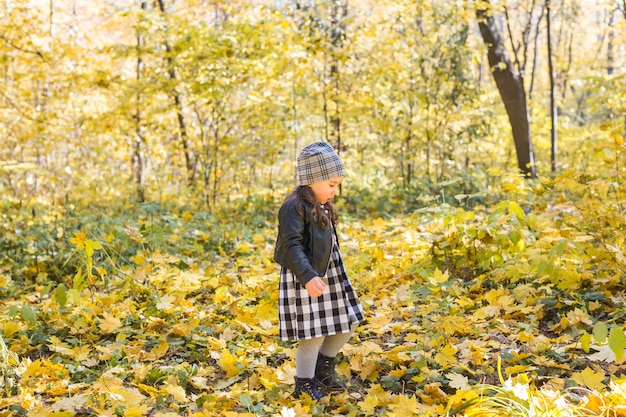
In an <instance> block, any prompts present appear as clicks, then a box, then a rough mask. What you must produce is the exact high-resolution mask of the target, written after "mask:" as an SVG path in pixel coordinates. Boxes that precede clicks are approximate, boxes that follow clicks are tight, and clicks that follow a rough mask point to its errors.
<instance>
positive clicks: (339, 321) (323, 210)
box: [274, 142, 365, 401]
mask: <svg viewBox="0 0 626 417" xmlns="http://www.w3.org/2000/svg"><path fill="white" fill-rule="evenodd" d="M297 164H298V184H299V185H298V187H296V188H295V189H293V190H292V191H291V192H290V193H289V195H288V196H287V198H286V199H285V201H284V203H283V204H282V206H281V207H280V210H279V212H278V238H277V240H276V247H275V252H274V259H275V260H276V262H278V264H280V266H281V270H280V291H279V299H278V302H279V306H278V312H279V322H280V330H279V337H280V339H281V340H299V341H300V342H299V345H298V348H297V350H296V378H295V382H296V389H295V392H294V394H293V395H294V397H296V398H300V396H301V395H302V394H303V393H304V394H308V395H309V396H310V397H311V398H313V399H314V400H316V401H317V400H320V399H321V398H322V397H323V396H324V395H325V394H324V391H344V390H345V389H346V386H345V384H344V383H343V382H342V381H341V380H339V379H337V377H336V375H335V363H334V359H335V356H336V355H337V353H339V351H340V350H341V348H342V347H343V345H344V344H345V343H346V342H347V341H348V339H350V336H352V333H353V332H354V331H355V329H356V327H357V326H358V324H359V323H360V322H362V321H364V319H365V314H364V312H363V307H362V306H361V303H360V302H359V299H358V297H357V295H356V293H355V292H354V289H353V288H352V284H351V283H350V281H349V280H348V276H347V275H346V270H345V268H344V265H343V260H342V258H341V253H340V252H339V244H338V242H337V232H336V231H335V225H336V223H337V219H338V216H337V211H336V210H335V208H334V207H333V205H332V203H331V200H332V198H333V197H334V196H335V195H336V194H337V191H338V188H339V184H341V181H342V180H343V178H344V176H345V171H344V167H343V162H342V160H341V158H340V157H339V155H338V154H337V153H336V152H335V150H334V149H333V148H332V146H330V145H329V144H328V143H326V142H315V143H312V144H311V145H309V146H307V147H305V148H304V149H303V150H302V152H301V153H300V155H299V156H298V159H297Z"/></svg>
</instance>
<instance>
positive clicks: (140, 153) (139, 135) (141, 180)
mask: <svg viewBox="0 0 626 417" xmlns="http://www.w3.org/2000/svg"><path fill="white" fill-rule="evenodd" d="M147 5H148V3H147V1H146V0H141V10H142V11H145V10H146V8H147ZM141 30H142V29H141V28H140V27H139V26H138V28H137V84H138V85H140V84H141V82H142V80H143V67H144V63H143V57H142V53H143V47H144V45H143V43H144V38H143V34H142V33H141ZM136 99H137V103H136V104H137V107H136V109H135V115H134V119H135V138H134V143H133V157H132V165H133V174H134V179H135V186H136V187H137V190H136V192H137V199H138V200H139V202H140V203H143V202H144V201H145V200H146V195H145V190H146V173H145V166H146V152H145V147H146V138H145V135H144V131H143V120H142V119H143V114H142V110H141V106H142V94H141V88H139V89H138V93H137V97H136Z"/></svg>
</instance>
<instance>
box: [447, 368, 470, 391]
mask: <svg viewBox="0 0 626 417" xmlns="http://www.w3.org/2000/svg"><path fill="white" fill-rule="evenodd" d="M445 377H446V378H448V381H450V383H449V384H448V385H450V386H451V387H452V388H456V389H460V390H466V389H468V388H469V387H470V385H469V378H468V377H466V376H465V375H461V374H457V373H454V372H449V373H447V374H445Z"/></svg>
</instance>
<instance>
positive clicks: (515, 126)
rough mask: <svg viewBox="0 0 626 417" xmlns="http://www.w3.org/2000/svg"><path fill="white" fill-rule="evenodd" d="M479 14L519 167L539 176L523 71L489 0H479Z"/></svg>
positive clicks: (524, 172)
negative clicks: (511, 53) (498, 24)
mask: <svg viewBox="0 0 626 417" xmlns="http://www.w3.org/2000/svg"><path fill="white" fill-rule="evenodd" d="M476 18H477V19H478V26H479V27H480V33H481V35H482V37H483V40H484V42H485V46H486V47H487V58H488V61H489V67H490V70H491V73H492V74H493V78H494V80H495V82H496V85H497V86H498V91H499V92H500V96H501V97H502V102H503V103H504V107H505V109H506V112H507V114H508V117H509V122H510V123H511V131H512V133H513V140H514V142H515V149H516V153H517V164H518V168H519V170H520V171H521V172H522V173H523V174H524V175H526V176H527V177H528V178H536V177H537V167H536V164H535V153H534V150H533V142H532V137H531V131H530V121H529V116H528V103H527V101H526V90H525V87H524V77H523V74H522V73H520V71H519V68H518V67H517V68H516V66H514V65H513V62H512V61H511V59H510V58H509V54H508V52H507V48H506V45H505V40H504V37H503V35H502V31H501V29H500V28H499V27H498V26H497V23H496V19H495V17H494V12H493V8H492V6H491V4H490V3H489V2H488V1H485V0H477V1H476Z"/></svg>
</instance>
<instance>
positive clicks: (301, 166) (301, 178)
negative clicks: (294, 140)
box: [297, 142, 346, 185]
mask: <svg viewBox="0 0 626 417" xmlns="http://www.w3.org/2000/svg"><path fill="white" fill-rule="evenodd" d="M297 163H298V185H309V184H313V183H314V182H318V181H326V180H329V179H331V178H335V177H345V175H346V171H345V170H344V168H343V161H342V160H341V158H340V157H339V155H338V154H337V152H335V150H334V149H333V147H332V146H330V144H328V143H327V142H315V143H312V144H310V145H308V146H306V147H305V148H304V149H302V152H300V155H298V158H297Z"/></svg>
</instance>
